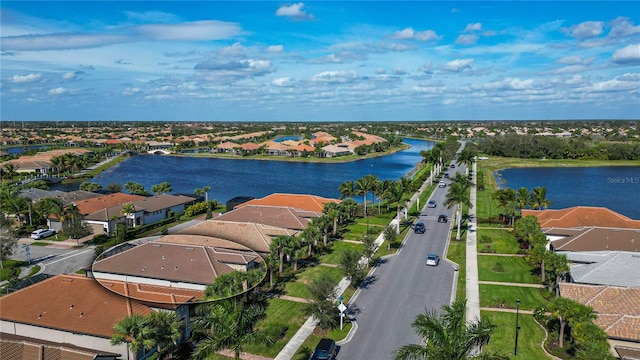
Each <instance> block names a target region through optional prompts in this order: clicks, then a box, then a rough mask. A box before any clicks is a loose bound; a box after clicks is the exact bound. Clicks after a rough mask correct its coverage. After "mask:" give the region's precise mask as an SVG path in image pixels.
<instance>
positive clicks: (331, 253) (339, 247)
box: [318, 232, 364, 265]
mask: <svg viewBox="0 0 640 360" xmlns="http://www.w3.org/2000/svg"><path fill="white" fill-rule="evenodd" d="M363 233H364V232H363ZM363 248H364V245H363V244H354V243H351V242H346V241H334V242H333V245H331V247H330V248H329V249H327V250H326V253H325V254H323V255H322V256H320V258H319V259H318V260H319V261H320V262H321V263H325V264H336V265H337V264H338V263H339V262H340V254H341V253H342V252H343V251H345V250H346V249H351V250H356V251H360V252H362V249H363Z"/></svg>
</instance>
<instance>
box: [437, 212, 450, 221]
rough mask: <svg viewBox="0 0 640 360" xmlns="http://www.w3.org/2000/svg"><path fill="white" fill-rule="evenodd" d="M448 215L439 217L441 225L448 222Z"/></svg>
mask: <svg viewBox="0 0 640 360" xmlns="http://www.w3.org/2000/svg"><path fill="white" fill-rule="evenodd" d="M447 220H448V219H447V215H445V214H440V216H438V222H439V223H440V222H441V223H446V222H447Z"/></svg>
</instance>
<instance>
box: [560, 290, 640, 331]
mask: <svg viewBox="0 0 640 360" xmlns="http://www.w3.org/2000/svg"><path fill="white" fill-rule="evenodd" d="M559 286H560V294H561V296H562V297H565V298H568V299H571V300H575V301H578V302H580V303H582V304H585V305H588V306H591V307H592V308H593V311H594V312H595V313H597V314H598V319H597V320H596V321H595V322H594V323H595V324H596V325H598V326H599V327H601V328H602V329H603V330H604V331H605V332H606V333H607V335H608V336H609V337H611V338H616V339H625V340H631V341H636V342H638V341H640V306H639V305H638V304H640V288H626V287H617V286H600V285H583V284H573V283H560V284H559Z"/></svg>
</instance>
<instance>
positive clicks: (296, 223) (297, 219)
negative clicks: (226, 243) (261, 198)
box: [214, 205, 323, 230]
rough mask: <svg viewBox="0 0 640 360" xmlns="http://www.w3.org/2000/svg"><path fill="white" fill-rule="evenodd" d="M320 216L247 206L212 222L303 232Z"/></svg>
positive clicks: (315, 213)
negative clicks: (243, 223)
mask: <svg viewBox="0 0 640 360" xmlns="http://www.w3.org/2000/svg"><path fill="white" fill-rule="evenodd" d="M322 215H323V214H322V212H317V211H307V210H301V209H296V208H292V207H287V206H264V205H247V206H240V207H238V208H236V209H233V210H231V211H228V212H226V213H224V214H220V215H218V216H216V217H215V218H214V220H218V221H233V222H248V223H257V224H263V225H270V226H276V227H280V228H285V229H291V230H304V229H306V227H307V225H308V224H309V222H310V221H311V219H313V218H318V217H320V216H322Z"/></svg>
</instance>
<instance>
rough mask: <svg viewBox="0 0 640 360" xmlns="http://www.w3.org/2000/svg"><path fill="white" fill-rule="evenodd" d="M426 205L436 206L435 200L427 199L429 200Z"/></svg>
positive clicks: (429, 206)
mask: <svg viewBox="0 0 640 360" xmlns="http://www.w3.org/2000/svg"><path fill="white" fill-rule="evenodd" d="M427 207H428V208H434V207H436V201H435V200H429V202H428V203H427Z"/></svg>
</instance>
